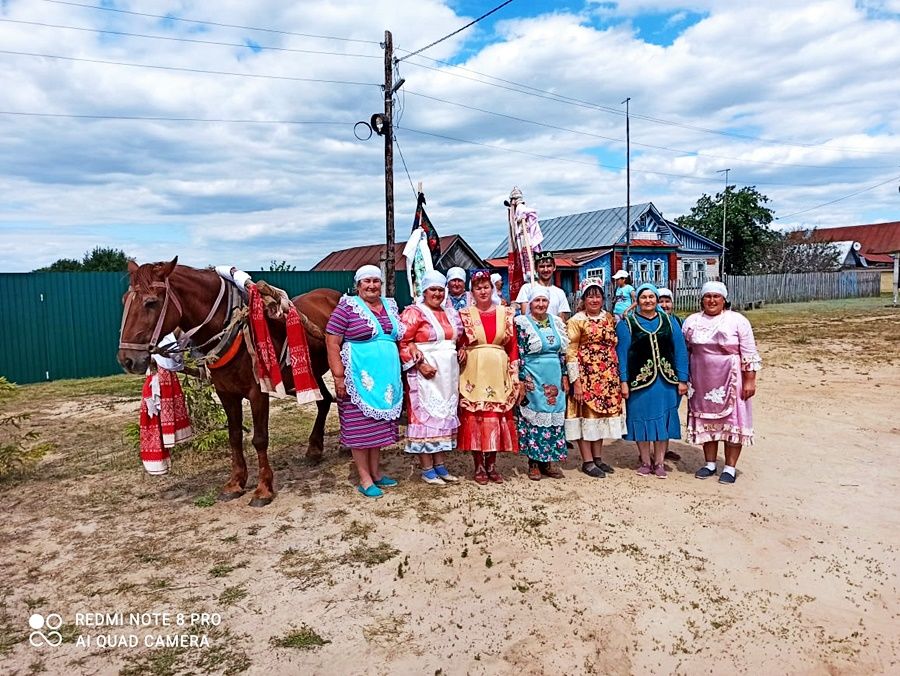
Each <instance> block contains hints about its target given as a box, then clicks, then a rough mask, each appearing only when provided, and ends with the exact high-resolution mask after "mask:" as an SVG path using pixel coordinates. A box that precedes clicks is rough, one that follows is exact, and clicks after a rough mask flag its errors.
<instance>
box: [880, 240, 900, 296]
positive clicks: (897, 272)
mask: <svg viewBox="0 0 900 676" xmlns="http://www.w3.org/2000/svg"><path fill="white" fill-rule="evenodd" d="M893 256H894V305H896V304H897V294H898V287H900V251H895V252H894V254H893ZM879 291H880V289H879Z"/></svg>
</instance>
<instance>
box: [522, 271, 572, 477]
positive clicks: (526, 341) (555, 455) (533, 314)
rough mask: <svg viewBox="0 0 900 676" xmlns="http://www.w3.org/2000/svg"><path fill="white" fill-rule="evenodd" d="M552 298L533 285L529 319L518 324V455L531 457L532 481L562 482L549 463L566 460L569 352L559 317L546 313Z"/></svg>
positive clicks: (543, 289)
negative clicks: (521, 391) (520, 390)
mask: <svg viewBox="0 0 900 676" xmlns="http://www.w3.org/2000/svg"><path fill="white" fill-rule="evenodd" d="M549 307H550V294H549V291H548V289H547V287H545V286H539V285H534V286H533V287H532V288H531V291H530V292H529V309H530V312H529V314H527V315H519V316H518V317H516V319H515V324H516V339H517V340H518V344H519V357H520V359H521V366H520V368H519V379H520V380H521V381H522V383H524V385H525V394H524V397H523V399H522V402H521V403H520V404H519V412H518V416H517V418H516V428H517V430H518V433H519V449H520V450H519V452H520V453H521V454H522V455H525V456H527V457H528V478H529V479H531V480H533V481H539V480H540V478H541V475H544V476H549V477H552V478H554V479H562V478H563V476H564V475H563V473H562V470H560V469H559V467H557V466H556V465H553V464H551V463H556V462H560V461H562V460H565V459H566V433H565V430H564V426H563V423H564V421H565V417H566V391H567V390H568V389H569V379H568V378H567V377H566V375H565V370H564V369H563V364H564V363H565V354H566V347H567V346H568V343H569V339H568V336H567V335H566V327H565V325H564V324H563V322H562V320H561V319H560V318H559V317H556V316H554V315H550V314H547V310H548V308H549Z"/></svg>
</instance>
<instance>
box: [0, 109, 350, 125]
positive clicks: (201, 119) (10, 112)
mask: <svg viewBox="0 0 900 676" xmlns="http://www.w3.org/2000/svg"><path fill="white" fill-rule="evenodd" d="M0 115H17V116H22V117H47V118H62V119H74V120H125V121H129V120H136V121H140V122H215V123H228V124H296V125H300V124H314V125H323V126H334V127H338V126H340V127H343V126H348V127H352V126H353V124H354V123H353V122H349V121H348V122H329V121H325V120H253V119H232V118H224V117H222V118H213V117H166V116H158V115H93V114H79V113H37V112H32V111H22V110H0Z"/></svg>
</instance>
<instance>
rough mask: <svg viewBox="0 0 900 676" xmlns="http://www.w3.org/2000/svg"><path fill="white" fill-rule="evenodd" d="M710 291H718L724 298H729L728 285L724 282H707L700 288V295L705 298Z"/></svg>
mask: <svg viewBox="0 0 900 676" xmlns="http://www.w3.org/2000/svg"><path fill="white" fill-rule="evenodd" d="M708 293H717V294H719V295H720V296H722V298H728V287H727V286H725V285H724V284H722V282H706V284H704V285H703V286H702V287H701V289H700V297H701V298H703V296H705V295H706V294H708Z"/></svg>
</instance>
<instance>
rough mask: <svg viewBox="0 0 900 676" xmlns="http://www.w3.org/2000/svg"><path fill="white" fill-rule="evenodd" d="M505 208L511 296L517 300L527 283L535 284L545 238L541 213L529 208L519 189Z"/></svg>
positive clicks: (513, 191) (506, 201)
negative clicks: (536, 264)
mask: <svg viewBox="0 0 900 676" xmlns="http://www.w3.org/2000/svg"><path fill="white" fill-rule="evenodd" d="M503 204H504V205H505V206H506V209H507V221H508V225H509V253H508V255H507V260H508V264H509V294H510V298H515V297H516V296H517V295H518V293H519V289H521V288H522V285H523V284H524V283H525V282H534V280H535V269H534V254H535V253H537V252H539V251H540V250H541V242H543V241H544V235H543V233H541V226H540V224H539V223H538V217H537V210H536V209H532V208H530V207H526V206H525V196H524V195H523V194H522V191H521V190H519V188H518V186H517V187H515V188H513V189H512V191H511V192H510V193H509V199H507V200H505V201H504V202H503Z"/></svg>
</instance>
